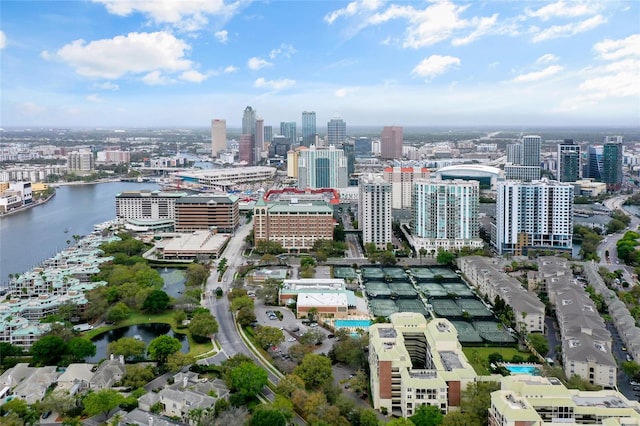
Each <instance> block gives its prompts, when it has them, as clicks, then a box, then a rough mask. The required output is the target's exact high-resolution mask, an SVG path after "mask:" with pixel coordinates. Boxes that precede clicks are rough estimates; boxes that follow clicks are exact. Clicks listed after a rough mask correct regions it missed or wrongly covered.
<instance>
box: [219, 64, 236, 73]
mask: <svg viewBox="0 0 640 426" xmlns="http://www.w3.org/2000/svg"><path fill="white" fill-rule="evenodd" d="M223 72H224V73H225V74H230V73H232V72H238V67H234V66H233V65H229V66H228V67H226V68H225V69H224V71H223Z"/></svg>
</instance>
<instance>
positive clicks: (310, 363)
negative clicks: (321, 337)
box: [293, 354, 333, 389]
mask: <svg viewBox="0 0 640 426" xmlns="http://www.w3.org/2000/svg"><path fill="white" fill-rule="evenodd" d="M293 373H294V374H296V375H298V376H300V378H301V379H302V380H303V381H304V383H305V385H306V387H307V389H315V388H319V387H322V386H323V385H324V384H326V383H330V382H332V381H333V372H332V370H331V360H330V359H329V358H327V357H326V356H323V355H317V354H307V355H305V357H304V358H303V359H302V362H301V363H300V365H298V366H297V367H296V368H295V370H293Z"/></svg>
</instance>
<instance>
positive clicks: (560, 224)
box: [493, 179, 573, 255]
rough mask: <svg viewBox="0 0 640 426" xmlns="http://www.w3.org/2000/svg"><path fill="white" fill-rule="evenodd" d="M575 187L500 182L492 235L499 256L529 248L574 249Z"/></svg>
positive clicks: (552, 182) (548, 182) (561, 183)
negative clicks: (572, 241) (572, 240)
mask: <svg viewBox="0 0 640 426" xmlns="http://www.w3.org/2000/svg"><path fill="white" fill-rule="evenodd" d="M572 237H573V186H572V185H571V184H569V183H563V182H557V181H549V180H547V179H541V180H537V181H533V182H520V181H504V182H498V189H497V202H496V224H495V233H494V234H493V238H494V241H493V243H494V245H495V247H496V249H497V250H498V253H500V254H502V253H511V254H515V255H522V254H526V252H527V250H528V249H559V250H571V247H572V243H571V239H572Z"/></svg>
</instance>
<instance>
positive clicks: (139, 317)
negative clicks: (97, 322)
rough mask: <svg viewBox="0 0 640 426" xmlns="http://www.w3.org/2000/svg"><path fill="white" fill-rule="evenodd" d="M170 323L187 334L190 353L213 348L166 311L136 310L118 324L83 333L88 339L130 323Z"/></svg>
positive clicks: (175, 328) (207, 350) (180, 332)
mask: <svg viewBox="0 0 640 426" xmlns="http://www.w3.org/2000/svg"><path fill="white" fill-rule="evenodd" d="M154 323H155V324H169V325H170V326H171V329H172V330H173V331H174V332H175V333H179V334H186V335H187V339H189V355H193V356H197V355H200V354H203V353H205V352H209V351H210V350H211V349H213V345H212V344H211V342H210V341H209V342H206V343H197V342H196V341H195V340H193V338H192V337H191V333H189V330H188V329H186V328H178V327H177V324H176V321H175V320H174V319H173V315H172V312H164V313H161V314H155V315H152V314H145V313H140V312H134V313H132V314H131V316H129V318H127V319H126V320H124V321H121V322H119V323H118V324H116V325H108V326H105V327H100V328H96V329H93V330H90V331H87V332H86V333H83V334H82V336H83V337H86V338H87V339H93V338H94V337H96V336H98V335H100V334H102V333H106V332H107V331H110V330H114V329H116V328H121V327H127V326H130V325H138V324H154Z"/></svg>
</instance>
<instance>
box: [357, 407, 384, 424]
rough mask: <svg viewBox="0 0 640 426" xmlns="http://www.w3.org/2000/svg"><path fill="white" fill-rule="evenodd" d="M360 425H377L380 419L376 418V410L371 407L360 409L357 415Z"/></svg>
mask: <svg viewBox="0 0 640 426" xmlns="http://www.w3.org/2000/svg"><path fill="white" fill-rule="evenodd" d="M359 421H360V426H379V425H380V420H378V416H377V415H376V412H375V411H373V410H372V409H371V408H365V409H364V410H362V411H360V416H359Z"/></svg>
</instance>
